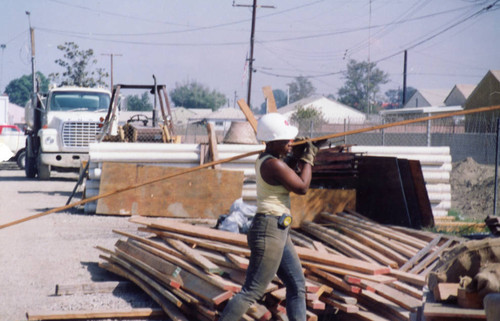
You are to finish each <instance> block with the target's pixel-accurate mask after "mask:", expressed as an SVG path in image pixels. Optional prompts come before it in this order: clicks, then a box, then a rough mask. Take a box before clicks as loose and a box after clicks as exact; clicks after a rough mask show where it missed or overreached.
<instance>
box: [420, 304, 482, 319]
mask: <svg viewBox="0 0 500 321" xmlns="http://www.w3.org/2000/svg"><path fill="white" fill-rule="evenodd" d="M424 316H425V317H426V318H438V317H445V318H453V319H458V320H460V319H464V320H474V319H478V320H486V313H485V312H484V309H464V308H460V307H459V306H457V305H453V304H446V303H431V302H426V303H425V305H424Z"/></svg>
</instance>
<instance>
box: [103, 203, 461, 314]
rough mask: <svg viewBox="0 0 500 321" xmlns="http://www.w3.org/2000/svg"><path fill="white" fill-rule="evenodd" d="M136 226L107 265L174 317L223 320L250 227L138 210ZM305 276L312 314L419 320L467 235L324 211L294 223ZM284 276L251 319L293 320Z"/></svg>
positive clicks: (239, 278)
mask: <svg viewBox="0 0 500 321" xmlns="http://www.w3.org/2000/svg"><path fill="white" fill-rule="evenodd" d="M131 221H132V222H134V223H137V224H139V225H140V226H139V228H138V230H137V233H134V234H131V233H127V232H122V231H114V232H116V233H118V234H120V235H122V236H124V239H121V240H119V241H118V242H117V243H116V244H115V248H114V249H113V250H109V249H104V248H100V247H98V248H99V249H100V250H101V251H103V254H102V255H101V256H100V257H101V259H103V261H102V262H100V263H99V265H100V266H101V267H102V268H104V269H106V270H108V271H111V272H113V273H116V274H118V275H120V276H122V277H124V278H126V279H128V280H130V281H131V282H133V283H135V284H137V285H138V286H139V287H140V288H142V289H143V290H144V291H145V292H146V293H148V295H149V296H151V298H152V299H154V300H155V301H156V302H157V303H158V304H159V305H160V306H161V308H162V309H163V311H164V312H165V313H166V314H167V315H168V316H169V317H170V318H171V319H172V320H217V317H218V315H219V313H220V311H222V309H223V308H224V306H225V304H226V303H227V301H228V300H229V299H230V298H231V297H232V296H233V295H234V294H235V293H237V292H238V291H239V290H240V289H241V286H242V285H243V282H244V278H245V271H246V268H247V267H248V258H249V256H250V250H249V249H248V246H247V238H246V235H242V234H235V233H231V232H226V231H220V230H216V229H213V228H211V227H210V226H206V225H197V224H191V223H185V222H181V221H180V220H178V219H175V220H174V219H168V218H147V217H132V218H131ZM291 235H292V240H293V241H294V244H295V246H296V249H297V253H298V255H299V257H300V259H301V262H302V266H303V268H304V273H305V275H306V280H307V283H306V290H307V307H308V320H318V318H321V316H322V315H326V314H331V313H338V314H339V316H345V317H346V319H348V320H355V319H360V320H410V318H411V317H412V314H414V313H417V311H418V310H419V309H420V308H421V307H422V305H423V297H424V294H423V287H424V286H425V285H426V281H425V277H426V275H427V273H428V272H429V271H430V270H431V269H432V267H433V266H434V265H435V264H436V262H437V259H438V258H439V255H440V254H441V253H442V252H443V251H445V250H447V249H448V248H450V247H452V246H454V244H456V243H457V242H460V241H461V240H460V239H455V238H449V237H447V236H444V235H438V234H434V233H430V232H423V231H418V230H412V229H407V228H401V227H395V226H386V225H380V224H377V223H375V222H373V221H371V220H369V219H366V218H364V217H362V216H361V215H359V214H357V213H355V212H352V211H349V212H342V213H339V214H335V215H334V214H329V213H322V214H320V215H318V216H317V217H316V220H315V222H312V221H305V222H303V224H302V226H301V228H300V229H297V230H293V231H292V232H291ZM285 297H286V289H285V288H284V286H283V284H282V283H281V282H280V280H279V279H278V278H276V279H275V280H274V281H273V282H272V283H271V284H270V285H269V287H268V289H267V291H266V295H265V296H264V297H263V298H262V300H261V301H259V302H257V303H256V304H255V305H254V306H252V307H251V308H250V309H249V311H248V312H247V314H246V315H245V316H244V320H286V317H285V315H286V308H285V306H286V302H285Z"/></svg>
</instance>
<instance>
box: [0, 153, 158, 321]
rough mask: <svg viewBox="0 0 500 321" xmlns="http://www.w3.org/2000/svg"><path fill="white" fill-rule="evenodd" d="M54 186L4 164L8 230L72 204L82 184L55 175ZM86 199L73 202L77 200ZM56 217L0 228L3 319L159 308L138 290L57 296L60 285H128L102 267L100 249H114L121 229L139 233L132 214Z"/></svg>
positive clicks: (1, 184)
mask: <svg viewBox="0 0 500 321" xmlns="http://www.w3.org/2000/svg"><path fill="white" fill-rule="evenodd" d="M53 176H54V177H53V179H51V180H50V181H38V180H29V179H27V178H25V177H24V171H21V170H19V169H17V166H16V165H15V164H14V163H0V225H1V224H5V223H9V222H12V221H14V220H18V219H21V218H24V217H28V216H30V215H34V214H37V213H41V212H44V211H46V210H48V209H52V208H55V207H60V206H63V205H65V204H66V201H67V200H68V197H69V195H70V194H71V192H72V190H73V188H74V186H75V184H76V180H77V175H76V174H73V173H54V174H53ZM75 200H79V198H76V199H73V201H75ZM82 213H83V210H81V209H71V210H68V211H66V212H61V213H55V214H49V215H47V216H43V217H40V218H37V219H34V220H30V221H26V222H24V223H20V224H18V225H14V226H10V227H6V228H4V229H0V320H2V321H4V320H5V321H11V320H26V313H27V312H29V313H31V314H33V313H35V312H40V311H81V310H92V311H98V310H111V309H127V308H132V307H137V308H142V307H151V306H156V303H154V302H153V301H152V300H151V299H150V298H149V297H147V296H146V295H145V294H144V293H143V292H142V291H141V290H140V289H138V288H136V287H135V286H134V287H133V288H132V290H130V288H127V291H122V292H114V293H103V294H92V295H85V294H78V295H65V296H55V295H54V293H55V287H56V285H79V284H80V285H81V284H89V283H92V282H101V281H118V280H121V279H120V278H118V277H117V276H115V275H114V274H111V273H108V272H106V271H105V270H102V269H101V268H99V267H98V266H97V262H99V261H100V260H99V255H100V254H101V252H100V251H98V250H97V249H96V248H95V247H96V246H102V247H104V248H107V249H113V246H114V243H115V242H116V240H117V239H118V238H119V236H118V235H116V234H114V233H112V230H113V229H119V230H122V231H128V232H133V231H136V230H137V225H136V224H131V223H129V222H128V217H111V216H99V215H85V214H82Z"/></svg>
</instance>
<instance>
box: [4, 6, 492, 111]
mask: <svg viewBox="0 0 500 321" xmlns="http://www.w3.org/2000/svg"><path fill="white" fill-rule="evenodd" d="M252 3H253V0H210V1H207V0H142V1H141V0H0V8H1V10H0V46H1V49H0V50H1V51H0V91H1V92H3V90H4V88H5V86H7V84H8V83H9V82H10V81H11V80H14V79H17V78H19V77H21V76H23V75H30V74H31V49H30V35H29V28H30V25H31V27H33V28H34V30H35V66H36V70H37V71H40V72H42V73H43V74H44V75H45V76H48V75H49V74H50V73H54V72H62V71H63V70H62V69H61V67H60V66H58V65H57V64H56V63H55V60H56V59H59V58H62V57H63V53H62V51H60V50H58V49H57V46H58V45H61V44H64V43H65V42H74V43H76V44H77V45H78V46H79V47H80V49H84V50H86V49H93V51H94V57H95V58H96V59H97V64H96V65H95V66H94V67H95V68H104V69H105V70H106V71H108V72H109V73H111V55H112V56H113V70H112V72H113V82H114V84H118V83H120V84H141V85H142V84H153V77H152V76H153V75H155V77H156V79H157V82H158V83H159V84H165V85H166V86H167V90H168V91H170V90H172V89H174V88H175V87H176V86H180V85H184V84H187V83H190V82H193V81H196V82H198V83H200V84H202V85H203V86H205V87H207V88H208V89H210V90H216V91H218V92H221V93H223V94H224V95H226V97H227V98H228V103H227V105H228V106H229V107H236V108H237V105H236V104H235V101H237V100H239V99H241V98H243V99H245V101H247V91H248V63H247V61H248V57H249V56H250V47H251V46H250V34H251V26H252ZM257 5H258V8H257V9H256V20H255V35H254V62H253V67H254V70H255V72H254V73H253V76H252V85H251V88H252V90H251V104H252V105H253V106H258V105H260V104H261V103H262V102H264V96H263V93H262V87H264V86H271V88H272V89H281V90H283V91H285V92H286V91H287V89H288V84H290V83H292V82H294V81H295V78H296V77H298V76H303V77H307V78H308V79H309V80H310V81H311V83H312V84H313V86H314V87H315V88H316V92H317V93H318V94H322V95H325V96H327V95H329V94H333V95H334V96H337V92H338V90H339V88H341V87H342V86H343V84H344V82H345V78H344V73H345V71H346V66H347V63H348V62H349V60H350V59H354V60H356V61H358V62H360V61H370V62H374V63H376V66H377V68H379V69H381V70H382V71H384V72H386V73H387V74H388V75H389V79H390V81H389V82H388V83H387V84H385V85H383V86H382V88H381V93H380V94H383V93H384V92H385V91H386V90H388V89H398V88H402V87H403V70H404V69H403V68H404V51H405V50H406V51H407V86H411V87H413V88H417V89H419V88H422V89H446V90H451V89H452V88H453V86H454V85H456V84H477V83H479V81H480V80H481V79H482V78H483V77H484V75H486V73H487V72H488V70H500V0H349V1H347V0H258V1H257ZM26 12H29V15H28V14H27V13H26ZM106 81H107V82H108V83H109V82H110V79H107V80H106Z"/></svg>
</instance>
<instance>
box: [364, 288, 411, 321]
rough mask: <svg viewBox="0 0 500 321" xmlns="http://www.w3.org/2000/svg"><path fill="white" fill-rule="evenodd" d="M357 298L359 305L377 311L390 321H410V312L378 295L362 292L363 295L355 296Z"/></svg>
mask: <svg viewBox="0 0 500 321" xmlns="http://www.w3.org/2000/svg"><path fill="white" fill-rule="evenodd" d="M355 296H356V297H357V298H358V302H359V303H361V304H363V305H366V306H367V307H368V308H369V309H370V310H371V311H374V312H375V311H376V312H377V313H378V314H381V315H382V316H384V317H386V318H389V319H390V320H403V321H409V320H410V312H409V311H408V310H406V309H405V308H403V307H401V306H400V305H398V304H396V303H394V302H392V301H389V300H387V299H386V298H384V297H382V296H380V295H379V294H377V293H374V292H370V291H361V293H359V294H355Z"/></svg>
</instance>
